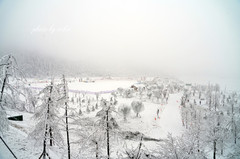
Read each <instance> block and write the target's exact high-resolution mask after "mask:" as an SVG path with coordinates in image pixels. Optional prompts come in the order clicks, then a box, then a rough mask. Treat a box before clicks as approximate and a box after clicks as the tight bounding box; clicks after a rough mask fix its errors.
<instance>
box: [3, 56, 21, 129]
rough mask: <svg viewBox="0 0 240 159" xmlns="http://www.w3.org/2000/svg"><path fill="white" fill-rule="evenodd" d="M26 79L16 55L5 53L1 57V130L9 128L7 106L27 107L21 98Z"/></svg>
mask: <svg viewBox="0 0 240 159" xmlns="http://www.w3.org/2000/svg"><path fill="white" fill-rule="evenodd" d="M24 84H25V80H24V78H23V74H22V73H21V71H20V70H19V68H18V64H17V61H16V59H15V58H14V56H12V55H5V56H3V57H2V58H1V59H0V89H1V90H0V91H1V92H0V131H3V130H6V129H7V128H8V121H7V118H6V112H5V109H4V106H5V107H10V108H19V109H21V110H24V109H25V104H24V102H23V101H21V100H20V96H22V97H23V98H24V97H25V96H24V89H23V88H24Z"/></svg>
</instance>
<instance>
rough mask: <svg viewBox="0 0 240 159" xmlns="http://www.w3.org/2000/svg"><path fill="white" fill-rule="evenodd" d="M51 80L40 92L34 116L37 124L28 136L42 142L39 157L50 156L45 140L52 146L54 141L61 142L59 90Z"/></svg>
mask: <svg viewBox="0 0 240 159" xmlns="http://www.w3.org/2000/svg"><path fill="white" fill-rule="evenodd" d="M58 89H59V88H58V86H56V85H55V84H54V83H53V82H51V84H50V85H48V86H46V87H45V88H44V89H43V90H42V91H41V92H40V93H39V96H40V99H41V101H40V105H39V106H37V107H36V112H35V114H34V118H35V119H36V120H37V122H38V123H37V124H36V126H35V128H34V130H33V131H32V132H31V133H30V137H32V138H34V139H35V140H36V141H37V142H42V143H43V152H42V153H41V155H40V157H39V158H43V159H45V158H47V157H48V158H50V156H49V154H48V149H47V146H48V144H47V142H48V141H49V145H50V146H52V145H53V144H54V143H56V144H62V143H63V138H62V135H61V133H60V128H59V117H58V115H59V105H58V101H59V98H60V96H59V90H58Z"/></svg>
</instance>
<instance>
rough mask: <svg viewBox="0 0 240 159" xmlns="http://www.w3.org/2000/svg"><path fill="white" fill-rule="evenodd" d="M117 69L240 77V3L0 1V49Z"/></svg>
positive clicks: (215, 0)
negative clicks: (23, 51)
mask: <svg viewBox="0 0 240 159" xmlns="http://www.w3.org/2000/svg"><path fill="white" fill-rule="evenodd" d="M9 50H13V51H15V52H16V51H17V50H26V51H31V52H38V53H42V54H49V55H55V56H57V57H59V58H64V59H68V60H70V61H79V62H81V63H84V64H86V65H90V66H92V67H96V68H98V69H103V70H107V71H109V70H110V71H116V72H135V73H136V72H139V73H141V72H144V73H153V74H155V73H156V74H167V75H176V76H214V77H217V78H225V77H229V78H234V79H240V1H239V0H199V1H193V0H189V1H185V0H181V1H179V0H165V1H163V0H145V1H142V0H84V1H83V0H75V1H73V0H72V1H70V0H68V1H67V0H65V1H64V0H39V1H33V0H21V1H16V0H0V51H1V52H4V51H9Z"/></svg>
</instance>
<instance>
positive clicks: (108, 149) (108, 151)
mask: <svg viewBox="0 0 240 159" xmlns="http://www.w3.org/2000/svg"><path fill="white" fill-rule="evenodd" d="M108 111H109V108H108V109H107V111H106V121H107V130H106V131H107V156H108V157H107V158H108V159H110V146H109V123H108V122H109V119H108V113H109V112H108Z"/></svg>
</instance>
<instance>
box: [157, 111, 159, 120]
mask: <svg viewBox="0 0 240 159" xmlns="http://www.w3.org/2000/svg"><path fill="white" fill-rule="evenodd" d="M157 117H158V118H159V109H157Z"/></svg>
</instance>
